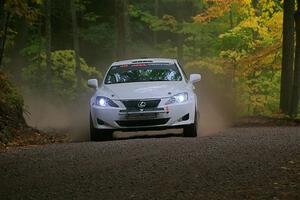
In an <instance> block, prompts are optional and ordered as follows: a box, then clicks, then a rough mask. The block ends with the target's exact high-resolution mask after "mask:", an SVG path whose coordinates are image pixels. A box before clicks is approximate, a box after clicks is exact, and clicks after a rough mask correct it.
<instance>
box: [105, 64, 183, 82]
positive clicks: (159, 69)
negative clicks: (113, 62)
mask: <svg viewBox="0 0 300 200" xmlns="http://www.w3.org/2000/svg"><path fill="white" fill-rule="evenodd" d="M181 80H182V76H181V74H180V72H179V70H178V68H177V66H176V65H175V64H170V63H138V64H128V65H117V66H112V67H111V68H110V70H109V71H108V73H107V75H106V78H105V84H116V83H131V82H149V81H181Z"/></svg>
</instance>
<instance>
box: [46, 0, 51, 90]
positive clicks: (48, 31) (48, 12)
mask: <svg viewBox="0 0 300 200" xmlns="http://www.w3.org/2000/svg"><path fill="white" fill-rule="evenodd" d="M51 40H52V38H51V0H46V77H47V89H48V92H50V90H51V65H52V64H51V62H52V61H51Z"/></svg>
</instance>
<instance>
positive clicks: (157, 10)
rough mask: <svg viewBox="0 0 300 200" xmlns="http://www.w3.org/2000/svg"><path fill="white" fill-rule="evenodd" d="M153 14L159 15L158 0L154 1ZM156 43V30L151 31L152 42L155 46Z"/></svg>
mask: <svg viewBox="0 0 300 200" xmlns="http://www.w3.org/2000/svg"><path fill="white" fill-rule="evenodd" d="M154 16H156V17H159V0H155V2H154ZM157 43H158V33H157V31H154V32H153V44H154V46H156V45H157Z"/></svg>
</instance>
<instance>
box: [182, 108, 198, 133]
mask: <svg viewBox="0 0 300 200" xmlns="http://www.w3.org/2000/svg"><path fill="white" fill-rule="evenodd" d="M197 135H198V114H197V112H195V120H194V123H193V124H190V125H186V126H185V127H184V128H183V136H184V137H197Z"/></svg>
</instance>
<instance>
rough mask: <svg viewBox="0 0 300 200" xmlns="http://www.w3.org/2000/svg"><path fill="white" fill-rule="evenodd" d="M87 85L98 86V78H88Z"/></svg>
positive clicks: (95, 87)
mask: <svg viewBox="0 0 300 200" xmlns="http://www.w3.org/2000/svg"><path fill="white" fill-rule="evenodd" d="M88 86H89V87H90V88H94V89H97V88H98V80H97V79H90V80H88Z"/></svg>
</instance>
